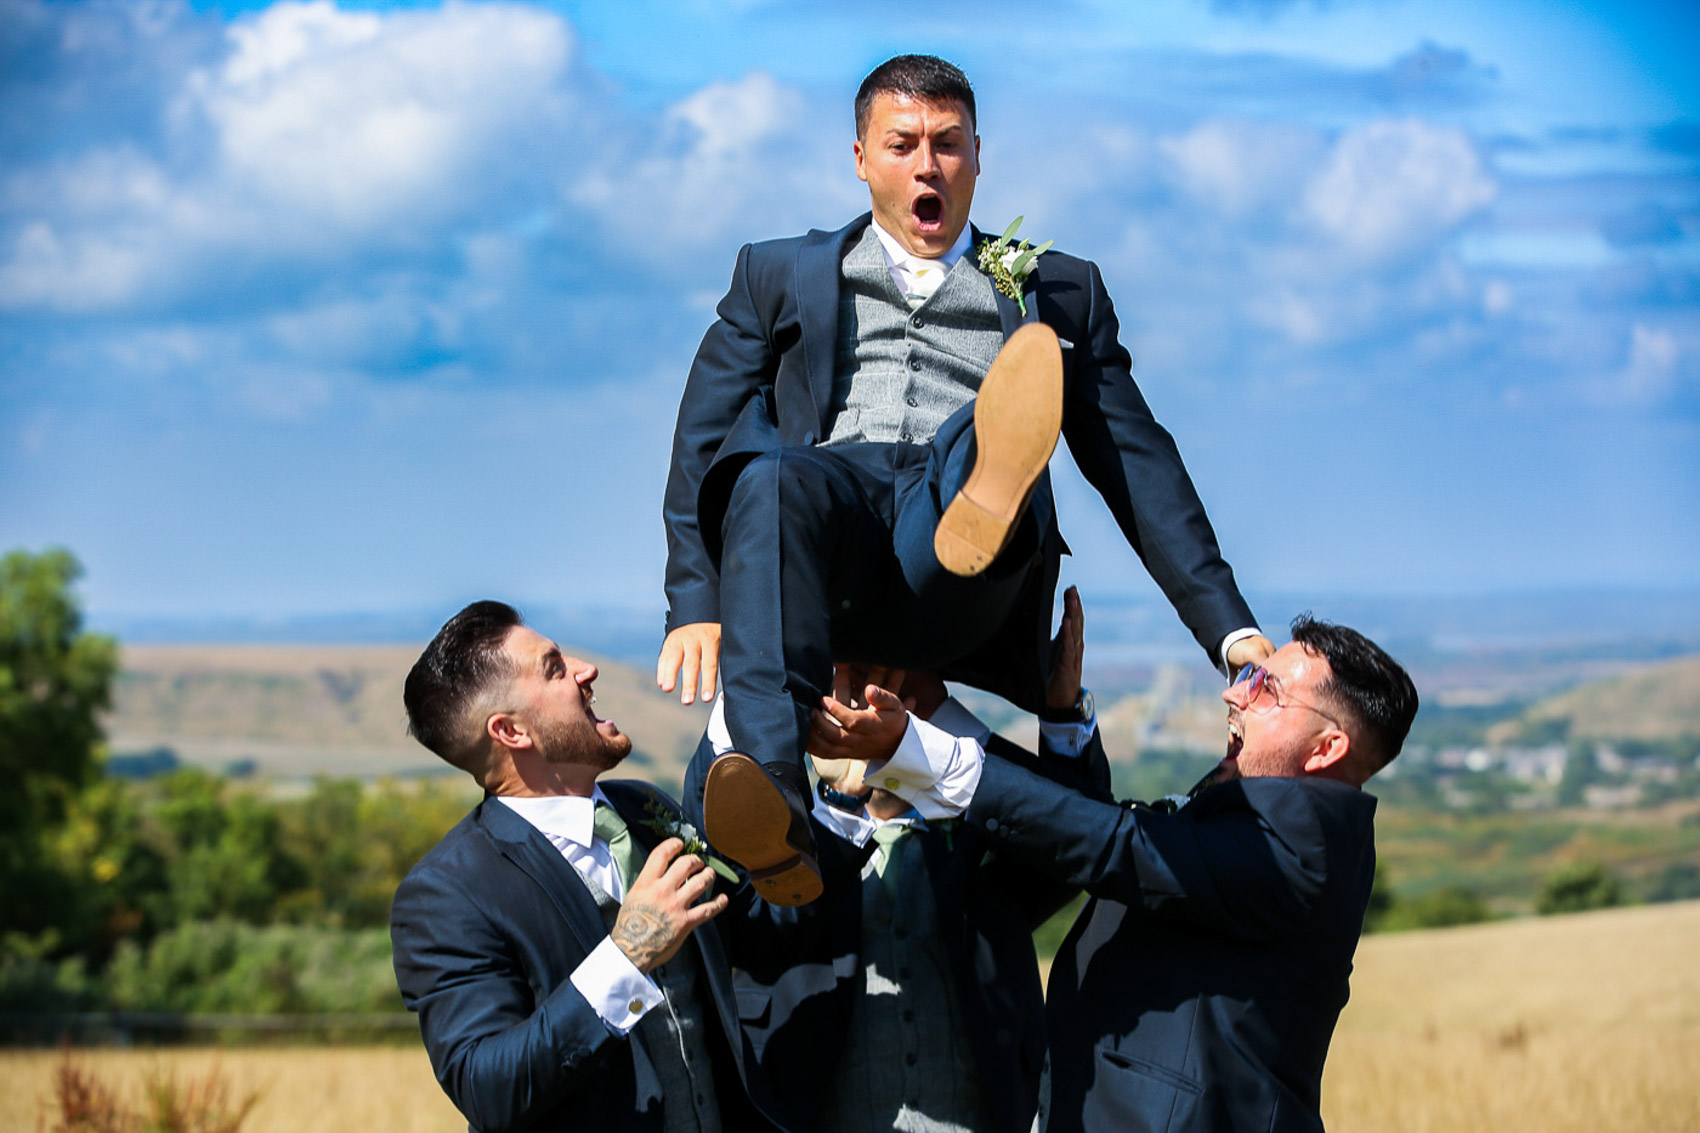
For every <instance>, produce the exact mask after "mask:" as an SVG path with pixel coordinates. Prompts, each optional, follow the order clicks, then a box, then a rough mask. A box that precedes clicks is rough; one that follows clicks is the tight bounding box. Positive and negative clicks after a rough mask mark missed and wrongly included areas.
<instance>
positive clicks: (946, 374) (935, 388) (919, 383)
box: [821, 225, 1003, 445]
mask: <svg viewBox="0 0 1700 1133" xmlns="http://www.w3.org/2000/svg"><path fill="white" fill-rule="evenodd" d="M972 260H973V257H972V256H971V255H965V256H963V257H962V258H961V259H960V260H958V261H957V263H956V266H955V267H953V268H951V270H950V273H949V274H948V275H946V276H945V279H944V282H943V283H941V284H939V289H938V290H937V291H935V292H933V294H932V295H931V296H930V297H929V298H928V299H927V301H926V302H925V303H923V304H921V306H920V307H919V308H918V309H916V310H910V308H909V303H908V301H907V300H906V299H905V298H904V297H903V294H902V292H900V291H898V289H897V284H896V283H895V282H893V280H892V278H891V269H890V268H889V267H888V266H887V264H886V260H885V253H884V251H882V250H881V248H880V242H879V237H878V235H876V234H875V232H874V229H873V226H872V225H869V226H868V227H867V229H865V230H864V231H863V233H862V238H861V239H860V240H858V241H856V242H855V243H854V244H852V245H850V247H849V249H848V251H846V252H845V254H844V259H843V261H842V262H841V264H840V265H839V284H838V342H837V344H836V355H835V359H834V363H833V380H832V411H833V416H832V424H831V428H830V429H829V430H828V432H827V437H826V440H824V441H822V442H821V443H822V444H823V445H840V444H851V443H855V442H860V441H875V442H882V443H891V442H907V443H910V444H926V443H927V442H929V441H931V440H932V439H933V434H934V433H936V432H938V429H939V426H940V425H942V424H944V422H945V419H946V418H947V417H949V416H950V415H951V414H952V413H954V412H956V411H957V410H958V409H960V408H961V407H962V406H964V405H966V404H968V403H969V402H970V401H972V400H973V399H974V395H975V394H976V393H977V392H978V391H979V389H980V380H981V379H982V378H984V377H985V376H986V371H987V370H988V369H989V368H990V367H991V364H992V360H993V359H994V358H996V357H997V356H998V351H999V350H1001V349H1003V330H1002V327H1001V324H1000V322H999V319H998V300H997V293H996V292H995V291H993V290H992V284H991V281H990V280H988V279H987V278H986V277H985V276H984V275H983V274H981V272H980V269H979V268H977V267H975V266H974V264H973V263H972Z"/></svg>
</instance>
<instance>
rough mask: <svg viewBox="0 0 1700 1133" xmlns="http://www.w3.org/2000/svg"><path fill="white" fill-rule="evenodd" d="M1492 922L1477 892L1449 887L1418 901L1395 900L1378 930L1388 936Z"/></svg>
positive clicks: (1485, 904) (1418, 898) (1437, 890)
mask: <svg viewBox="0 0 1700 1133" xmlns="http://www.w3.org/2000/svg"><path fill="white" fill-rule="evenodd" d="M1492 919H1493V911H1492V910H1491V909H1489V908H1488V907H1487V902H1485V901H1483V900H1482V899H1481V896H1480V894H1478V893H1477V892H1476V891H1475V890H1473V889H1470V888H1467V887H1466V886H1462V885H1447V886H1444V887H1443V888H1440V889H1433V890H1430V891H1429V892H1427V893H1422V894H1419V895H1417V896H1415V897H1405V898H1398V899H1396V900H1395V901H1394V902H1393V904H1392V906H1391V907H1390V908H1389V909H1388V911H1387V914H1386V916H1385V917H1383V918H1382V921H1381V923H1380V925H1379V927H1380V928H1381V929H1382V930H1384V931H1387V932H1398V931H1400V930H1402V929H1415V928H1451V927H1452V926H1454V925H1465V924H1479V923H1481V922H1482V921H1490V920H1492Z"/></svg>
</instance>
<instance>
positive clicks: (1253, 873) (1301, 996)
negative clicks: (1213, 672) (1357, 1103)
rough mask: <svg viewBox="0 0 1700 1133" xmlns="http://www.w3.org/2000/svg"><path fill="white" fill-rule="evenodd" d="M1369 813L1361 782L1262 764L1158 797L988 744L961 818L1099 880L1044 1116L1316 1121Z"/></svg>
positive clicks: (1056, 979)
mask: <svg viewBox="0 0 1700 1133" xmlns="http://www.w3.org/2000/svg"><path fill="white" fill-rule="evenodd" d="M1374 815H1375V799H1374V798H1373V797H1372V796H1370V795H1367V794H1365V793H1364V792H1363V791H1361V790H1358V789H1357V788H1355V787H1351V786H1347V785H1346V784H1343V783H1336V782H1332V781H1328V780H1318V779H1274V778H1255V779H1241V780H1236V781H1234V782H1230V783H1223V784H1218V785H1215V786H1212V787H1210V788H1208V789H1206V790H1205V791H1203V792H1202V793H1200V794H1199V795H1198V796H1197V797H1196V798H1195V799H1193V800H1192V801H1191V802H1190V803H1188V804H1187V805H1186V806H1184V807H1182V808H1181V809H1180V811H1179V812H1178V813H1175V814H1168V813H1164V812H1161V811H1157V810H1152V809H1150V808H1146V807H1139V806H1135V807H1127V806H1118V805H1115V804H1113V803H1109V804H1106V803H1097V802H1091V801H1087V800H1082V799H1081V798H1080V797H1079V796H1078V795H1076V794H1073V793H1070V792H1065V791H1062V790H1059V789H1058V788H1056V787H1055V786H1054V785H1052V784H1050V783H1048V782H1047V781H1045V780H1044V779H1041V778H1040V777H1038V776H1035V775H1033V774H1031V773H1030V772H1028V771H1026V770H1025V769H1022V768H1019V767H1016V766H1013V765H1011V764H1008V763H1004V762H1002V761H999V760H997V759H996V758H988V759H987V761H986V768H985V774H984V776H983V777H982V779H981V782H980V786H979V788H978V790H977V791H976V794H975V798H974V802H973V804H972V805H971V806H970V807H969V809H968V813H967V815H966V816H965V817H966V821H967V822H968V824H969V825H972V826H977V827H979V828H981V829H983V830H986V831H987V832H988V834H989V835H990V836H991V840H992V842H993V844H994V845H996V846H998V847H999V848H1000V849H1001V851H1002V852H1005V853H1011V854H1019V855H1024V856H1025V857H1026V858H1027V860H1029V861H1032V862H1035V863H1042V864H1043V865H1044V866H1045V868H1046V869H1047V870H1048V871H1049V872H1050V873H1051V874H1052V875H1053V876H1055V877H1057V878H1059V879H1062V880H1067V881H1071V882H1073V883H1075V884H1078V885H1080V886H1082V887H1083V888H1085V889H1086V890H1087V891H1088V892H1089V893H1091V894H1092V898H1093V899H1092V900H1091V901H1090V902H1089V903H1088V904H1087V906H1086V908H1085V910H1084V911H1083V912H1082V913H1081V916H1080V919H1079V920H1078V921H1077V922H1076V923H1075V926H1074V928H1073V929H1072V930H1071V931H1070V933H1069V936H1068V939H1067V940H1066V941H1065V942H1064V944H1063V947H1062V950H1061V951H1060V952H1059V953H1058V955H1057V960H1056V964H1055V966H1054V967H1053V968H1052V969H1051V979H1050V987H1049V997H1048V1000H1047V1003H1046V1013H1047V1017H1048V1032H1049V1037H1050V1043H1051V1074H1052V1078H1051V1083H1052V1093H1051V1099H1052V1104H1051V1110H1050V1118H1049V1124H1048V1125H1047V1126H1046V1128H1047V1130H1049V1131H1051V1133H1062V1131H1073V1130H1100V1129H1116V1130H1128V1131H1144V1130H1166V1131H1183V1130H1184V1131H1198V1133H1204V1131H1213V1130H1229V1129H1246V1130H1250V1129H1255V1130H1258V1131H1259V1133H1264V1131H1268V1130H1320V1129H1321V1128H1322V1118H1321V1115H1320V1113H1319V1101H1320V1094H1321V1087H1322V1066H1323V1060H1324V1059H1325V1058H1326V1056H1327V1054H1328V1042H1329V1038H1330V1037H1331V1036H1332V1034H1333V1031H1334V1023H1335V1020H1336V1019H1337V1018H1338V1017H1339V1014H1340V1009H1341V1008H1342V1007H1344V1006H1345V1003H1346V996H1347V977H1348V975H1349V974H1350V973H1351V970H1352V954H1353V952H1354V951H1355V950H1356V948H1357V943H1358V936H1359V934H1360V933H1361V931H1362V929H1363V917H1364V909H1365V908H1366V907H1367V905H1368V903H1369V894H1370V885H1371V883H1372V881H1373V880H1374V876H1375V838H1374Z"/></svg>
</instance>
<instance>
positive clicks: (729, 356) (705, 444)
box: [657, 55, 1273, 903]
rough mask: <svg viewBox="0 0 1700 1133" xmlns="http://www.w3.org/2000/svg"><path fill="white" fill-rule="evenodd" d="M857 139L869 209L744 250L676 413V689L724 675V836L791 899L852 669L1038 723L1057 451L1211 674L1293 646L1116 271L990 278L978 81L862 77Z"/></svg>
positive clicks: (720, 813)
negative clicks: (1183, 438)
mask: <svg viewBox="0 0 1700 1133" xmlns="http://www.w3.org/2000/svg"><path fill="white" fill-rule="evenodd" d="M856 128H857V139H856V142H855V146H854V153H855V158H856V172H857V175H858V176H859V177H860V178H861V179H862V180H864V181H866V182H867V183H868V187H869V192H870V198H871V203H872V211H871V213H870V214H867V215H864V216H862V217H859V218H858V219H856V220H854V221H852V222H851V223H850V224H848V225H846V226H845V227H843V228H841V229H839V230H838V231H836V232H819V231H816V232H811V233H809V234H808V235H806V236H803V237H799V238H795V239H788V240H776V241H769V242H766V243H761V244H754V245H747V246H745V247H744V248H743V250H742V251H741V252H740V253H739V255H738V261H737V265H736V267H735V269H734V271H733V276H732V283H731V287H730V288H729V290H728V291H727V294H726V297H725V298H724V299H723V300H722V301H721V303H720V306H719V308H718V314H719V319H718V321H716V322H715V324H714V325H713V326H712V327H711V328H710V329H709V331H708V333H707V335H706V336H705V337H704V339H703V342H702V345H701V347H700V348H699V350H698V352H697V356H696V360H695V362H694V363H693V365H692V367H691V373H690V377H689V380H688V382H687V384H686V389H685V393H684V396H683V399H682V400H681V403H680V407H679V417H678V426H677V430H676V432H675V436H674V446H673V466H672V471H671V475H670V476H669V479H668V485H667V494H666V503H665V509H664V514H665V519H666V525H667V538H668V564H667V596H668V604H669V614H668V630H669V632H668V635H667V639H666V641H665V643H664V644H663V647H662V651H661V656H660V658H659V660H658V664H657V681H658V683H659V684H660V685H661V687H662V688H664V689H667V690H672V689H673V688H674V687H675V675H676V674H677V673H681V672H682V674H683V685H684V688H683V691H682V699H684V700H685V701H686V702H689V701H690V700H691V699H693V698H694V696H695V690H696V686H697V684H698V682H699V680H700V682H701V685H702V688H703V693H704V695H705V696H707V695H710V694H711V693H712V691H713V688H714V685H715V678H716V674H717V672H719V673H723V674H724V686H725V689H726V692H727V693H728V703H727V723H728V725H729V727H730V730H731V734H732V738H733V741H734V743H735V745H736V750H737V752H739V753H742V754H740V755H730V756H727V757H725V758H723V759H722V760H721V761H719V762H720V766H718V767H717V769H716V771H715V773H714V776H713V777H711V778H710V780H709V782H708V785H707V789H708V797H707V803H706V806H707V810H706V824H707V825H706V832H707V834H708V836H709V840H710V841H711V842H713V843H714V844H715V845H716V846H717V847H718V848H719V849H721V850H722V851H724V852H726V853H727V854H728V855H729V856H731V857H733V858H734V859H736V860H737V861H739V862H740V863H741V864H743V865H745V866H746V867H749V869H750V870H751V876H752V879H753V880H754V881H755V882H756V884H757V885H758V886H759V887H760V889H761V892H762V894H763V895H764V896H765V897H767V899H768V900H770V901H776V902H780V903H799V902H803V901H807V900H812V899H813V898H814V896H816V895H818V893H819V891H820V883H819V880H818V870H817V868H816V866H815V863H814V861H813V858H812V851H813V847H812V844H811V843H810V842H809V840H808V825H807V823H806V822H805V821H803V815H804V813H805V811H806V799H807V795H808V779H807V775H806V772H805V771H804V769H803V762H802V761H803V754H804V747H805V742H804V741H805V737H806V736H807V734H808V730H809V718H810V714H811V712H812V711H813V709H814V708H815V706H816V704H817V702H818V699H819V697H820V696H821V695H822V694H823V693H825V692H826V691H827V690H828V689H829V688H830V687H831V681H832V664H833V661H834V660H847V661H861V662H867V663H881V664H891V665H897V666H901V667H904V668H910V669H930V670H936V671H940V672H941V673H942V674H943V675H944V676H945V677H946V678H948V679H954V680H960V681H965V682H967V683H970V684H975V685H978V686H980V687H982V688H986V689H988V690H990V691H992V692H995V693H998V694H999V695H1001V696H1004V697H1005V698H1007V699H1009V700H1011V701H1012V702H1014V703H1015V704H1017V705H1019V706H1021V707H1024V708H1028V709H1030V710H1036V709H1037V708H1038V707H1039V705H1040V704H1041V703H1042V700H1043V687H1044V654H1045V646H1046V642H1047V640H1048V638H1049V632H1048V631H1049V622H1050V615H1051V608H1052V601H1053V595H1054V591H1055V586H1056V578H1057V571H1058V563H1059V560H1060V557H1061V555H1062V553H1063V552H1064V550H1065V545H1064V543H1063V540H1062V536H1061V534H1060V533H1059V531H1058V529H1057V524H1056V519H1055V509H1054V506H1053V503H1052V499H1051V489H1050V482H1049V479H1048V474H1047V472H1046V466H1047V462H1048V460H1049V457H1050V455H1051V452H1052V450H1053V448H1054V446H1055V444H1056V441H1057V438H1058V436H1059V432H1060V435H1061V436H1062V437H1063V438H1066V440H1067V441H1068V445H1069V450H1070V452H1071V453H1072V454H1073V456H1074V459H1075V462H1076V464H1078V465H1079V467H1080V468H1081V470H1082V472H1083V473H1084V474H1085V475H1086V477H1087V478H1088V480H1090V481H1091V482H1092V483H1093V485H1094V486H1095V487H1097V488H1098V490H1099V491H1100V493H1102V495H1103V497H1104V500H1105V502H1106V503H1107V504H1108V505H1109V507H1110V509H1111V512H1112V513H1113V514H1114V516H1115V518H1116V521H1117V523H1118V524H1119V525H1120V527H1121V529H1122V531H1123V533H1124V534H1125V535H1126V537H1127V540H1128V543H1129V544H1130V545H1131V546H1132V547H1133V548H1134V549H1135V550H1136V551H1137V552H1138V553H1139V554H1140V556H1141V558H1142V559H1143V560H1144V562H1145V564H1146V566H1147V568H1148V569H1149V570H1150V571H1151V573H1152V576H1153V577H1154V578H1155V579H1156V581H1157V582H1158V584H1159V585H1160V586H1161V587H1162V588H1163V591H1164V593H1165V594H1167V595H1168V597H1169V599H1170V601H1171V602H1172V603H1173V604H1174V606H1175V609H1176V611H1177V613H1178V614H1179V615H1180V617H1181V619H1182V621H1184V622H1185V623H1186V624H1187V626H1188V627H1189V628H1190V629H1191V630H1192V632H1193V635H1194V637H1195V638H1196V639H1197V641H1198V642H1199V644H1200V645H1201V646H1202V647H1203V648H1204V649H1205V650H1206V651H1207V652H1208V653H1209V654H1210V656H1211V658H1212V660H1213V661H1214V662H1215V663H1216V664H1218V665H1220V666H1222V667H1224V669H1227V668H1228V667H1230V666H1231V667H1238V666H1240V665H1242V664H1245V663H1249V662H1251V661H1255V660H1257V659H1260V658H1262V657H1265V656H1267V655H1268V653H1269V652H1270V650H1271V649H1272V648H1273V647H1272V646H1271V645H1270V643H1269V642H1268V641H1267V639H1265V638H1263V637H1262V636H1261V635H1260V634H1258V632H1257V630H1256V628H1255V622H1254V620H1253V618H1252V614H1251V610H1250V609H1249V607H1248V606H1247V605H1246V603H1245V601H1244V600H1243V599H1242V598H1241V596H1240V594H1239V591H1238V589H1237V588H1236V586H1235V584H1234V579H1233V572H1232V571H1231V570H1230V568H1229V567H1228V564H1227V563H1226V562H1224V561H1223V559H1222V557H1221V554H1220V553H1219V551H1218V548H1217V545H1216V538H1215V534H1214V532H1213V531H1212V529H1211V526H1210V522H1209V519H1208V518H1207V517H1206V516H1205V513H1204V508H1203V505H1202V504H1201V503H1200V501H1199V499H1198V494H1197V492H1196V491H1195V490H1194V488H1193V485H1192V481H1191V479H1190V477H1189V476H1188V475H1187V472H1186V469H1185V467H1184V466H1183V465H1182V463H1181V459H1180V455H1179V453H1178V452H1177V451H1176V448H1175V445H1174V442H1173V440H1172V439H1171V438H1170V436H1169V434H1168V433H1167V432H1166V431H1165V430H1164V429H1163V427H1162V426H1161V425H1160V424H1158V423H1157V421H1156V419H1155V418H1154V417H1153V416H1152V414H1151V411H1150V409H1149V408H1148V407H1147V406H1146V404H1145V400H1144V398H1143V396H1142V395H1141V394H1140V391H1139V389H1138V387H1137V386H1136V385H1135V384H1134V381H1133V377H1132V374H1131V367H1132V360H1131V359H1130V358H1129V356H1128V353H1127V351H1126V350H1125V349H1123V348H1122V346H1121V344H1120V342H1119V341H1118V338H1117V336H1118V323H1117V320H1116V316H1115V313H1114V310H1113V308H1112V306H1111V303H1110V300H1109V297H1108V295H1107V294H1106V293H1105V291H1104V286H1103V281H1102V279H1101V278H1100V276H1099V272H1098V269H1097V267H1096V266H1095V265H1093V264H1092V263H1090V262H1088V261H1085V260H1080V259H1076V258H1074V257H1072V256H1068V255H1064V254H1062V253H1059V252H1048V253H1046V254H1044V255H1041V256H1039V257H1038V259H1037V260H1036V261H1035V267H1034V270H1033V271H1032V272H1031V273H1030V274H1027V275H1026V276H1025V278H1024V279H1023V280H1022V281H1021V282H1020V284H1019V287H1020V290H1019V292H1018V293H1017V294H1009V293H1007V292H1006V291H1000V290H998V289H997V287H996V286H995V285H994V282H993V280H992V278H991V277H989V276H987V275H986V274H983V273H982V272H981V270H980V269H979V268H978V267H977V266H976V255H975V253H974V251H973V248H972V245H973V243H974V240H975V236H976V233H975V232H974V230H973V229H972V228H971V227H970V225H969V223H968V218H969V209H970V205H971V204H972V201H973V196H974V186H975V180H976V178H977V177H978V174H979V169H980V167H979V138H978V136H977V135H976V133H975V129H976V126H975V105H974V93H973V90H972V88H971V87H970V85H969V83H968V80H967V78H966V77H965V76H964V75H963V74H962V72H961V71H959V70H958V69H957V68H955V67H953V66H951V65H950V64H948V63H945V62H943V61H942V60H939V59H935V58H932V57H930V56H912V55H911V56H899V57H897V58H895V59H892V60H889V61H888V62H886V63H885V64H882V65H881V66H880V67H879V68H877V69H875V71H874V72H873V73H871V74H870V75H869V76H868V77H867V79H866V80H864V82H863V83H862V86H861V89H860V90H859V92H858V94H857V98H856ZM1015 286H1016V285H1015V284H1011V285H1010V287H1011V289H1014V287H1015ZM723 627H724V641H722V628H723ZM722 649H724V653H725V657H724V661H723V662H722V661H721V659H720V656H719V655H720V652H721V650H722Z"/></svg>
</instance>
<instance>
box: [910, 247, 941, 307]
mask: <svg viewBox="0 0 1700 1133" xmlns="http://www.w3.org/2000/svg"><path fill="white" fill-rule="evenodd" d="M902 266H903V268H904V269H905V271H906V272H907V273H908V274H907V278H908V280H909V293H908V294H907V295H906V296H904V298H906V299H908V300H909V305H910V306H911V307H919V306H920V305H921V304H922V303H925V302H926V301H927V300H928V299H931V298H932V296H933V292H935V291H937V290H938V289H939V284H941V283H943V282H944V277H945V276H946V275H948V274H949V272H950V269H949V268H947V267H945V266H944V263H943V261H941V260H923V259H921V258H919V257H918V256H908V257H905V258H904V261H903V265H902Z"/></svg>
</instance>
